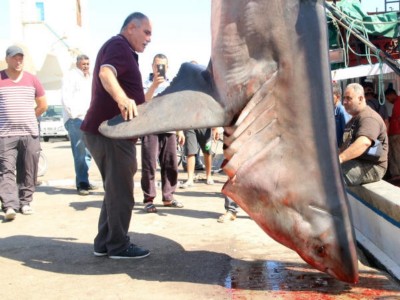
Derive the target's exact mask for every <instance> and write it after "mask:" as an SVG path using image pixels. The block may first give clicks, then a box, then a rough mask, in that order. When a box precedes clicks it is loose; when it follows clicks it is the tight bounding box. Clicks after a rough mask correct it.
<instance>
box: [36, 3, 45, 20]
mask: <svg viewBox="0 0 400 300" xmlns="http://www.w3.org/2000/svg"><path fill="white" fill-rule="evenodd" d="M36 18H37V20H38V21H44V3H43V2H36Z"/></svg>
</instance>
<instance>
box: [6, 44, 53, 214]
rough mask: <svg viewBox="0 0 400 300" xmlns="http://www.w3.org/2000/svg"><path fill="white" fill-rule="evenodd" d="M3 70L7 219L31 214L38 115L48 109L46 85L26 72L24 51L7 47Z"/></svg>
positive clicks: (36, 152)
mask: <svg viewBox="0 0 400 300" xmlns="http://www.w3.org/2000/svg"><path fill="white" fill-rule="evenodd" d="M6 63H7V69H5V70H2V71H0V199H1V206H2V209H3V211H4V212H5V219H6V220H8V221H10V220H13V219H14V218H15V216H16V212H18V211H20V212H21V213H22V214H24V215H30V214H32V213H33V210H32V208H31V206H30V204H31V202H32V199H33V193H34V191H35V183H36V175H37V166H38V160H39V153H40V143H39V138H40V137H39V127H38V122H37V117H39V116H40V115H41V114H42V113H44V112H45V111H46V109H47V102H46V97H45V92H44V89H43V86H42V85H41V83H40V82H39V80H38V79H37V77H36V76H34V75H32V74H30V73H28V72H25V71H24V70H23V66H24V51H23V50H22V49H21V48H20V47H18V46H10V47H9V48H7V50H6Z"/></svg>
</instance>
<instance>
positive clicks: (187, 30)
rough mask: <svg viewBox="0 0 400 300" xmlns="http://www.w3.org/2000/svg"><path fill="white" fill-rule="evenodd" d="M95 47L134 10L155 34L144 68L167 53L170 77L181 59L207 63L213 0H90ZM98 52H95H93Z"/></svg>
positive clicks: (365, 0) (372, 0)
mask: <svg viewBox="0 0 400 300" xmlns="http://www.w3.org/2000/svg"><path fill="white" fill-rule="evenodd" d="M88 1H89V20H90V27H91V30H92V37H91V38H92V40H93V48H94V49H98V47H100V46H101V45H102V43H103V42H104V41H106V40H107V39H108V38H110V37H111V36H113V35H114V34H116V33H118V32H119V30H120V27H121V25H122V22H123V20H124V19H125V18H126V16H127V15H129V14H130V13H131V12H134V11H140V12H142V13H144V14H146V15H147V16H148V17H149V18H150V19H151V20H152V23H153V38H152V42H151V43H150V45H149V46H148V47H147V49H146V50H145V52H144V53H143V54H140V55H139V57H140V58H139V59H140V65H141V70H142V72H143V73H144V74H143V75H147V73H148V72H150V71H151V69H150V66H151V62H152V58H153V56H154V55H155V54H157V53H160V52H161V53H164V54H166V55H167V57H168V58H169V64H170V72H169V75H170V77H173V76H174V75H175V73H176V72H177V70H178V69H179V66H180V65H181V63H182V62H185V61H190V60H196V61H198V62H199V63H200V64H203V65H206V64H207V63H208V60H209V57H210V47H211V38H210V10H211V9H210V8H211V0H168V1H166V0H115V3H118V5H115V4H114V5H110V1H108V0H88ZM361 3H362V6H363V8H365V9H367V10H368V11H376V9H378V10H380V11H383V10H384V0H362V1H361ZM90 54H91V56H95V55H96V52H95V51H94V52H92V53H90Z"/></svg>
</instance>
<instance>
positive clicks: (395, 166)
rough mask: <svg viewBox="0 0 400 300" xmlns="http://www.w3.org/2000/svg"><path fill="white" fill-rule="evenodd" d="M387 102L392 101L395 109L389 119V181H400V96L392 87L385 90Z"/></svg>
mask: <svg viewBox="0 0 400 300" xmlns="http://www.w3.org/2000/svg"><path fill="white" fill-rule="evenodd" d="M385 96H386V100H387V101H386V103H387V102H389V103H392V105H393V109H392V110H391V112H390V113H391V116H390V119H389V131H388V135H389V162H388V164H389V173H390V178H389V181H390V182H392V183H396V182H399V181H400V97H399V96H397V93H396V91H395V90H394V89H393V88H391V89H387V90H386V91H385Z"/></svg>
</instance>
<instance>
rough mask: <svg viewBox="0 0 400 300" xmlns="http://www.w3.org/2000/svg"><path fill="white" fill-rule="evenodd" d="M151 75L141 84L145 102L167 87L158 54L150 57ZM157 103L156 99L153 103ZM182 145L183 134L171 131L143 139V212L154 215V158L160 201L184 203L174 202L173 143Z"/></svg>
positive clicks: (165, 61)
mask: <svg viewBox="0 0 400 300" xmlns="http://www.w3.org/2000/svg"><path fill="white" fill-rule="evenodd" d="M152 68H153V73H152V74H150V76H149V79H148V80H147V81H146V82H145V84H144V89H145V93H146V95H145V97H146V101H152V99H153V97H154V96H156V95H158V94H159V93H161V92H162V91H164V90H165V88H166V87H168V86H169V80H168V79H167V76H166V74H167V71H168V59H167V57H166V56H165V55H164V54H157V55H156V56H154V58H153V64H152ZM154 101H157V100H154ZM177 138H178V142H179V143H180V144H181V145H183V144H184V143H185V136H184V134H183V131H177V132H175V131H172V132H166V133H161V134H150V135H146V136H143V137H142V178H141V186H142V191H143V197H144V200H143V202H144V204H145V206H144V210H145V211H146V212H148V213H156V212H157V208H156V207H155V206H154V204H153V200H154V198H155V197H156V171H157V158H158V161H159V163H160V167H161V190H162V202H163V203H164V206H166V207H175V208H182V207H183V204H182V203H180V202H178V201H177V200H175V199H174V193H175V190H176V186H177V184H178V161H177V154H176V146H177V145H176V140H177Z"/></svg>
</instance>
